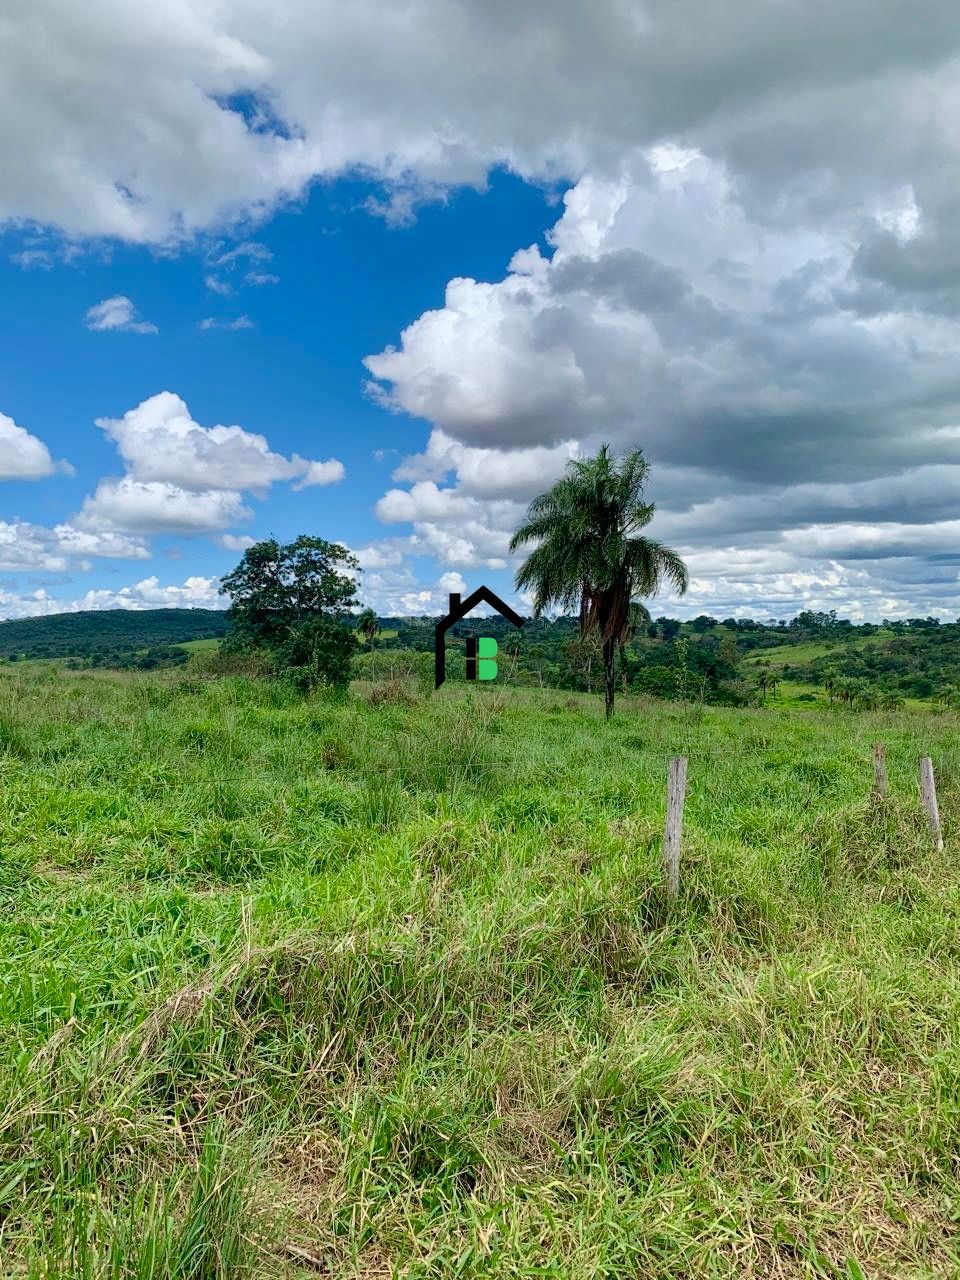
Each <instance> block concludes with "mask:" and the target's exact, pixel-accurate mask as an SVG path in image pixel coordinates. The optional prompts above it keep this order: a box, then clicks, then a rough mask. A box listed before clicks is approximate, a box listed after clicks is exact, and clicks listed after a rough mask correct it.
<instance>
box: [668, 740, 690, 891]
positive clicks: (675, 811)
mask: <svg viewBox="0 0 960 1280" xmlns="http://www.w3.org/2000/svg"><path fill="white" fill-rule="evenodd" d="M686 792H687V757H686V756H674V757H673V759H672V760H671V761H670V770H669V773H668V774H667V824H666V826H665V828H664V832H663V878H664V880H665V881H666V886H667V896H668V897H669V898H675V897H676V896H677V894H678V893H679V891H680V837H681V834H682V831H683V801H684V797H685V795H686Z"/></svg>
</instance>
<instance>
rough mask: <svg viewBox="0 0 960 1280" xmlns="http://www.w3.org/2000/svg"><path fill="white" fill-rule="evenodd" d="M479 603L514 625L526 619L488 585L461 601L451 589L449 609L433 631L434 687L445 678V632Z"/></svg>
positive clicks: (478, 588)
mask: <svg viewBox="0 0 960 1280" xmlns="http://www.w3.org/2000/svg"><path fill="white" fill-rule="evenodd" d="M481 603H482V604H488V605H489V606H490V608H491V609H496V611H497V613H499V614H500V616H501V618H506V620H507V621H508V622H512V623H513V625H514V626H515V627H522V626H523V625H524V623H525V622H526V619H525V618H521V617H520V615H519V613H516V612H515V611H514V610H513V609H511V608H510V606H509V605H508V604H504V602H503V601H502V600H501V599H500V597H499V596H498V595H494V593H493V592H492V591H491V590H490V588H489V587H477V589H476V591H471V593H470V595H468V596H467V598H466V600H464V601H463V602H462V603H461V601H460V592H459V591H451V592H450V611H449V613H448V614H447V615H446V617H445V618H441V619H440V621H439V622H438V623H437V625H436V627H435V628H434V632H433V636H434V639H433V677H434V685H433V687H434V689H439V688H440V686H441V685H442V684H443V682H444V680H446V678H447V650H446V636H447V632H448V631H449V630H450V628H451V627H452V626H453V625H454V624H455V623H457V622H460V621H461V620H462V619H463V618H465V617H466V616H467V614H468V613H469V612H470V610H471V609H474V608H476V606H477V605H478V604H481Z"/></svg>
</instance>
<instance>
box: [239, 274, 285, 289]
mask: <svg viewBox="0 0 960 1280" xmlns="http://www.w3.org/2000/svg"><path fill="white" fill-rule="evenodd" d="M243 282H244V284H251V285H253V286H254V288H259V287H260V286H262V285H265V284H279V283H280V277H279V276H275V275H274V274H273V272H272V271H248V272H247V274H246V275H245V276H244V277H243Z"/></svg>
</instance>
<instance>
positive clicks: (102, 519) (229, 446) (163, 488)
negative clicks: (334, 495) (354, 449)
mask: <svg viewBox="0 0 960 1280" xmlns="http://www.w3.org/2000/svg"><path fill="white" fill-rule="evenodd" d="M97 426H98V427H100V429H101V430H102V431H103V432H104V433H105V434H106V435H107V436H108V437H109V438H110V439H111V440H112V441H113V442H114V444H115V445H116V446H117V450H118V452H119V454H120V457H121V459H122V460H123V463H124V466H125V468H126V474H125V475H123V476H121V477H108V478H106V479H104V480H101V482H100V484H99V485H98V486H97V490H96V492H95V493H94V494H93V495H92V497H88V498H87V499H86V501H85V502H84V505H83V509H82V510H81V512H80V514H79V516H78V517H77V523H78V524H79V525H80V526H81V527H83V528H88V529H118V530H127V531H129V532H133V533H141V534H147V533H174V532H176V533H188V534H189V533H213V532H216V531H218V530H221V529H226V528H229V527H230V526H231V525H234V524H238V523H242V522H244V521H246V520H249V519H251V518H252V516H253V512H252V510H251V509H250V508H249V507H248V506H246V505H245V503H244V499H243V494H244V493H245V492H249V493H253V494H255V495H257V496H260V497H263V496H264V495H265V494H266V493H267V491H268V490H269V489H270V486H271V485H273V484H274V483H276V482H277V481H292V482H295V486H296V487H297V488H304V487H305V486H307V485H321V484H334V483H336V482H337V481H339V480H341V479H342V478H343V476H344V468H343V464H342V463H341V462H339V461H338V460H337V459H335V458H331V459H329V460H328V461H326V462H314V461H311V460H309V459H307V458H301V457H300V455H299V454H296V453H295V454H293V456H292V457H290V458H287V457H285V456H284V455H283V454H279V453H274V452H273V451H272V450H271V449H270V446H269V445H268V443H267V440H266V438H265V437H264V436H262V435H259V434H257V433H255V432H252V431H245V430H244V429H243V428H242V427H238V426H229V427H225V426H213V427H202V426H201V425H200V424H199V423H198V422H195V421H194V420H193V418H192V417H191V416H190V411H189V409H188V407H187V405H186V404H185V402H184V401H183V400H182V399H181V398H180V396H178V395H174V394H173V393H172V392H170V391H163V392H160V393H159V394H158V395H155V396H151V397H150V398H149V399H148V400H144V401H143V402H142V403H140V404H138V405H137V406H136V408H134V409H130V410H128V411H127V412H126V413H125V414H124V415H123V417H122V418H98V419H97Z"/></svg>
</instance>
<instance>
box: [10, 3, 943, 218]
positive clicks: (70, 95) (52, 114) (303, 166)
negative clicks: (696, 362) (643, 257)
mask: <svg viewBox="0 0 960 1280" xmlns="http://www.w3.org/2000/svg"><path fill="white" fill-rule="evenodd" d="M958 46H960V35H958V27H957V23H956V15H955V11H954V7H953V5H952V4H951V3H950V2H949V0H928V3H927V5H926V6H925V8H924V14H923V21H917V20H916V16H915V15H914V14H913V13H912V12H908V11H907V10H906V9H905V8H904V7H903V5H902V4H899V3H896V2H895V0H875V3H873V4H871V5H869V6H868V5H865V4H864V3H863V0H803V2H801V0H784V2H783V3H779V4H776V5H771V4H769V3H768V0H742V2H741V3H739V4H737V5H735V6H723V7H718V6H716V5H711V4H709V3H707V0H677V3H674V4H671V5H647V6H645V7H644V8H642V9H641V8H640V7H638V6H637V5H635V4H632V3H631V4H627V3H624V2H623V0H595V3H593V4H591V5H590V7H589V10H586V9H585V8H584V6H583V5H582V4H581V3H579V0H556V2H555V3H552V4H550V5H549V6H543V5H539V6H522V7H518V6H510V5H491V4H481V3H478V2H476V0H398V2H397V3H396V4H394V5H391V6H390V7H389V10H387V9H385V7H384V6H383V4H382V3H375V0H357V3H355V4H351V5H342V4H337V3H334V0H311V2H310V3H309V4H308V3H307V2H306V0H277V3H276V4H274V5H273V6H272V7H271V10H270V13H269V15H268V16H267V17H266V18H265V17H264V12H263V7H262V6H261V5H257V4H253V3H251V0H223V2H222V3H219V4H217V5H215V6H209V5H198V4H197V3H195V2H194V0H168V3H166V4H164V5H163V7H162V9H157V8H155V7H154V8H151V7H150V6H144V5H137V6H129V5H122V4H119V3H118V2H117V0H91V3H90V4H88V5H85V6H83V8H82V9H78V8H77V6H76V5H74V4H71V3H69V0H41V3H39V4H38V5H33V6H30V7H29V8H25V7H21V9H15V10H12V11H11V15H10V16H9V18H8V20H7V23H6V28H5V39H4V41H3V45H2V49H0V59H2V60H0V159H2V162H3V166H4V171H5V172H7V173H15V174H16V175H17V181H16V182H10V183H7V184H6V185H5V187H4V190H3V193H2V196H0V219H11V220H13V219H15V220H18V221H22V222H34V223H40V224H55V225H57V226H60V227H62V228H63V229H64V230H65V231H66V232H67V233H68V234H69V235H72V236H77V235H95V236H97V235H107V236H118V237H121V238H124V239H127V240H131V241H140V242H167V241H170V240H174V239H179V238H182V237H185V236H190V235H192V234H195V233H196V232H197V231H198V230H199V229H202V228H207V227H210V226H212V225H213V226H215V225H218V224H222V223H224V222H229V221H231V220H233V221H236V220H238V219H241V218H242V215H244V214H247V215H249V214H253V215H256V214H257V213H259V212H262V211H264V210H269V209H270V208H272V207H273V206H274V205H275V203H276V202H277V201H278V200H279V199H283V198H285V197H291V196H297V195H300V194H301V193H302V192H303V191H304V189H305V187H306V185H307V184H308V183H309V182H310V181H311V180H312V179H314V178H316V177H320V176H327V177H329V176H332V175H335V174H341V173H344V172H348V171H349V172H353V171H357V170H361V171H363V172H369V173H373V174H375V175H378V176H380V177H381V178H383V179H384V181H385V183H386V188H387V189H386V192H385V196H384V198H383V199H382V200H379V201H376V202H375V204H376V207H377V209H378V210H379V211H381V212H383V213H384V215H385V216H389V217H391V218H393V219H394V220H396V221H403V219H404V218H407V217H409V216H411V213H412V211H413V210H414V209H415V208H416V206H417V204H418V203H419V202H420V201H421V200H422V199H424V198H426V197H430V196H442V195H443V193H444V192H445V191H446V189H447V188H449V186H450V185H458V184H463V183H470V184H473V185H476V186H478V187H479V186H482V185H483V183H484V181H485V179H486V175H487V173H488V172H489V171H490V169H491V168H492V167H495V166H504V167H506V168H509V169H512V170H514V171H516V172H518V173H521V174H524V175H527V176H534V177H538V178H539V177H546V178H553V177H556V176H558V175H566V176H568V177H570V178H571V179H577V178H579V177H581V176H582V175H583V174H584V173H585V172H586V171H588V170H590V171H592V172H595V173H598V174H608V173H610V172H611V171H612V170H615V169H616V167H617V165H618V164H619V161H620V159H621V157H622V156H623V155H624V154H625V153H626V152H629V151H630V150H631V149H634V148H637V147H654V146H656V147H657V148H658V150H657V154H658V157H659V163H660V164H661V166H662V167H663V168H664V169H665V170H667V171H669V170H671V168H675V169H678V170H681V169H682V163H681V161H682V156H683V148H685V147H688V146H700V147H705V148H706V149H708V150H710V151H711V152H713V153H714V154H717V155H722V156H724V157H725V158H727V159H730V160H731V161H734V162H735V163H736V167H737V170H738V180H739V182H740V183H741V186H742V189H743V191H744V193H745V198H746V199H748V200H750V201H751V202H756V203H757V204H760V203H761V202H762V203H763V204H765V205H766V207H767V208H768V209H769V211H770V218H771V221H773V220H777V219H782V218H785V217H787V218H789V217H792V216H795V215H796V213H797V212H798V211H803V212H804V213H805V215H806V216H808V217H810V218H811V219H812V218H813V216H814V215H815V214H816V213H817V212H819V214H820V216H821V219H822V217H823V216H825V215H827V216H828V215H829V213H830V211H831V209H832V208H833V207H834V206H835V204H836V202H837V201H838V199H847V200H848V201H854V200H855V201H859V202H860V203H862V205H863V207H864V209H869V208H873V207H875V206H876V205H877V204H878V203H879V204H881V205H882V206H883V207H885V208H888V207H889V206H890V205H892V204H893V203H895V193H896V192H899V191H900V190H902V188H903V187H904V185H905V183H906V182H909V181H910V179H911V175H910V169H911V167H912V166H916V164H917V162H918V156H919V157H920V160H921V161H922V167H923V177H924V180H925V181H924V184H923V185H924V186H925V187H926V188H928V190H929V192H930V193H931V194H934V195H940V194H945V193H946V192H948V191H949V190H950V189H951V188H952V187H953V186H955V179H954V174H955V168H954V166H955V162H956V152H957V144H956V134H955V130H954V129H953V127H952V126H953V121H954V119H955V107H956V101H955V93H956V89H955V85H956V81H955V59H956V57H957V53H958ZM464 66H469V69H470V70H469V74H468V75H465V74H464V73H463V68H464ZM358 67H362V68H364V69H365V74H363V75H358V74H357V68H358ZM24 121H26V122H28V123H29V127H26V128H25V127H24V125H23V122H24ZM680 144H682V146H681V145H680ZM677 156H679V157H680V160H678V159H677ZM924 194H925V193H921V192H918V195H917V203H918V206H919V207H920V208H921V209H924V198H923V196H924ZM921 220H922V215H921Z"/></svg>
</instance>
